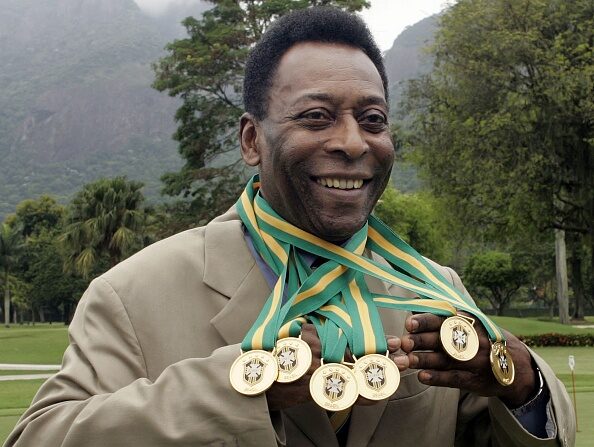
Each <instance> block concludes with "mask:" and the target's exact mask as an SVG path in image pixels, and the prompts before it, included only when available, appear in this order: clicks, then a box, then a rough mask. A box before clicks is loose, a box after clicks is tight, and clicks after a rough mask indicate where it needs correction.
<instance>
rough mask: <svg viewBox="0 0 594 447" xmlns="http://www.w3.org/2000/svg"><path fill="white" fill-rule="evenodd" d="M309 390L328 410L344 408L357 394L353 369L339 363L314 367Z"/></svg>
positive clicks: (353, 401) (348, 405)
mask: <svg viewBox="0 0 594 447" xmlns="http://www.w3.org/2000/svg"><path fill="white" fill-rule="evenodd" d="M309 392H310V393H311V397H313V400H314V401H315V402H316V403H317V404H318V405H319V406H320V407H322V408H324V409H325V410H328V411H341V410H346V409H347V408H350V407H352V406H353V404H354V403H355V401H356V400H357V397H358V396H359V393H358V391H357V379H356V378H355V375H354V374H353V371H352V370H351V368H349V367H348V366H345V365H341V364H340V363H327V364H325V365H322V366H320V367H319V368H318V369H316V370H315V371H314V373H313V375H312V376H311V379H310V381H309Z"/></svg>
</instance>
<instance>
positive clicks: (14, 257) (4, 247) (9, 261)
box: [0, 223, 23, 327]
mask: <svg viewBox="0 0 594 447" xmlns="http://www.w3.org/2000/svg"><path fill="white" fill-rule="evenodd" d="M22 247H23V242H22V239H21V233H20V229H19V228H15V227H11V226H9V225H8V224H6V223H2V224H1V225H0V271H1V272H2V282H3V284H4V325H5V326H6V327H10V282H9V275H10V272H11V270H12V269H13V268H14V266H15V265H16V264H17V262H18V258H19V255H20V253H21V251H22Z"/></svg>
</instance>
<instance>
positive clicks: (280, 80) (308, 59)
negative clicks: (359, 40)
mask: <svg viewBox="0 0 594 447" xmlns="http://www.w3.org/2000/svg"><path fill="white" fill-rule="evenodd" d="M353 82H355V83H357V84H358V87H360V88H361V89H362V90H363V91H362V93H363V95H362V96H363V98H364V99H362V100H363V101H368V102H376V103H377V102H380V103H382V102H383V104H384V105H386V104H385V99H384V98H385V93H384V87H383V83H382V79H381V76H380V74H379V72H378V70H377V67H376V66H375V65H374V63H373V62H372V61H371V59H370V58H369V57H368V56H367V55H366V54H365V53H364V52H363V51H362V50H361V49H359V48H357V47H353V46H349V45H346V44H341V43H328V42H302V43H299V44H296V45H294V46H292V47H291V48H290V49H289V50H287V51H286V52H285V54H284V55H283V56H282V57H281V60H280V61H279V64H278V67H277V70H276V73H275V76H274V77H273V82H272V89H271V90H272V91H274V92H275V93H276V94H282V95H285V94H291V93H292V94H296V95H298V96H299V97H303V98H304V99H308V98H311V99H316V96H317V97H318V99H320V100H324V99H330V98H324V95H329V93H328V92H327V91H326V88H327V87H331V88H333V89H336V88H338V89H339V88H340V86H341V83H342V84H344V86H345V88H352V86H353ZM272 91H271V93H272ZM294 99H297V98H294Z"/></svg>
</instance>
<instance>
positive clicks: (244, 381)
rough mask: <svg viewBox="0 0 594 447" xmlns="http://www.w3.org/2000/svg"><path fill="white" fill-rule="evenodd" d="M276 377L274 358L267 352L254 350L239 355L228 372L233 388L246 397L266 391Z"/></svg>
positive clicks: (276, 370)
mask: <svg viewBox="0 0 594 447" xmlns="http://www.w3.org/2000/svg"><path fill="white" fill-rule="evenodd" d="M277 376H278V365H277V362H276V357H275V356H274V355H272V354H271V353H270V352H268V351H261V350H254V351H248V352H245V353H243V354H241V355H240V356H239V357H238V358H237V359H236V360H235V362H233V365H231V369H230V370H229V380H230V381H231V385H232V386H233V388H234V389H235V390H236V391H237V392H239V393H241V394H245V395H247V396H255V395H257V394H260V393H263V392H264V391H266V390H267V389H268V388H270V386H271V385H272V384H273V383H274V381H275V380H276V377H277Z"/></svg>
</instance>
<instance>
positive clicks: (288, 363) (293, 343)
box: [275, 337, 312, 383]
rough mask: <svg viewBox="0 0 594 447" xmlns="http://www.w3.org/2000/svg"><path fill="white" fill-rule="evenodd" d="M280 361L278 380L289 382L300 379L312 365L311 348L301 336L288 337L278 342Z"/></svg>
mask: <svg viewBox="0 0 594 447" xmlns="http://www.w3.org/2000/svg"><path fill="white" fill-rule="evenodd" d="M275 352H276V359H277V362H278V377H277V379H276V381H277V382H281V383H288V382H294V381H295V380H298V379H300V378H301V377H303V375H305V374H306V373H307V371H309V368H310V366H311V359H312V355H311V349H310V347H309V345H308V344H307V343H305V342H304V341H303V340H301V339H300V338H296V337H287V338H282V339H280V340H278V341H277V342H276V351H275Z"/></svg>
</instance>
